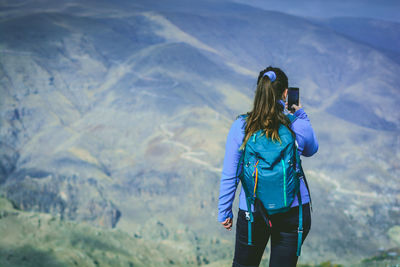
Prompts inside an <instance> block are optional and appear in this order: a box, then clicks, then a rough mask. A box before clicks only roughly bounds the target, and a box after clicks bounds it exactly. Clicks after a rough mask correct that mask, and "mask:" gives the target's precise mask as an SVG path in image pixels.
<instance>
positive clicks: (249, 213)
mask: <svg viewBox="0 0 400 267" xmlns="http://www.w3.org/2000/svg"><path fill="white" fill-rule="evenodd" d="M250 200H251V197H246V204H247V212H246V220H247V229H248V231H247V244H248V245H250V246H251V245H252V242H251V241H252V240H251V223H252V222H253V221H254V217H253V212H252V211H251V205H250Z"/></svg>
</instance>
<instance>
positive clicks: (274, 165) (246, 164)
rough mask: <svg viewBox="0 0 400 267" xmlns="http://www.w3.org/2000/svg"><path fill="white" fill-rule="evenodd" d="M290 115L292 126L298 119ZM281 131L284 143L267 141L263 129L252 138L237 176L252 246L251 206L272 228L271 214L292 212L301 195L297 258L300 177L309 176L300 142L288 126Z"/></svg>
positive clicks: (300, 242) (301, 222) (299, 250)
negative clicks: (243, 195) (242, 190)
mask: <svg viewBox="0 0 400 267" xmlns="http://www.w3.org/2000/svg"><path fill="white" fill-rule="evenodd" d="M287 116H288V118H289V120H290V121H291V123H293V121H294V120H295V119H296V117H295V116H294V115H291V114H288V115H287ZM239 117H242V118H243V119H245V118H246V117H247V115H245V114H242V115H239V116H238V118H239ZM278 132H279V137H280V139H281V142H279V141H272V140H271V139H270V138H267V137H266V136H265V131H263V130H258V131H257V132H255V133H254V134H253V135H252V136H251V137H250V138H249V140H248V141H247V143H246V146H245V148H244V151H243V153H242V154H241V157H240V159H239V163H238V167H237V171H236V177H239V179H240V181H241V182H242V187H243V189H244V192H245V194H246V202H247V210H248V211H247V213H246V219H247V220H248V244H249V245H251V244H252V240H251V224H252V222H253V214H252V211H251V204H253V205H254V208H255V210H258V211H260V212H261V214H262V215H263V216H262V217H263V218H264V220H265V221H266V223H267V225H268V226H269V227H272V224H271V221H270V220H269V218H268V217H269V215H273V214H277V213H282V212H286V211H288V210H289V209H290V206H291V204H292V203H293V200H294V199H295V196H296V195H297V198H298V201H299V228H298V246H297V256H300V252H301V245H302V237H303V209H302V202H301V194H300V178H301V177H304V179H305V176H304V172H303V169H302V168H301V161H300V156H299V153H298V152H297V143H296V139H295V138H294V137H293V136H292V134H291V132H290V130H289V129H288V128H287V127H286V126H284V125H281V126H280V128H279V131H278ZM296 165H297V166H298V168H296ZM239 169H240V172H239ZM306 185H307V183H306ZM307 188H308V185H307Z"/></svg>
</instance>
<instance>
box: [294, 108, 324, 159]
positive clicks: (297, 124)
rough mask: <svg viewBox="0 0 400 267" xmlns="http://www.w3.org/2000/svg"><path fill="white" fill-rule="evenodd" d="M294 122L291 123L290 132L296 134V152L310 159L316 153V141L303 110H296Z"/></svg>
mask: <svg viewBox="0 0 400 267" xmlns="http://www.w3.org/2000/svg"><path fill="white" fill-rule="evenodd" d="M294 115H295V116H296V120H295V121H293V123H292V126H291V128H292V130H293V131H294V132H295V133H296V141H297V144H298V150H299V152H300V154H301V155H303V156H306V157H311V156H312V155H314V154H315V153H316V152H317V151H318V140H317V137H316V136H315V133H314V130H313V128H312V126H311V123H310V120H309V118H308V116H307V114H306V112H305V111H304V109H302V108H301V109H299V110H297V111H296V112H295V113H294Z"/></svg>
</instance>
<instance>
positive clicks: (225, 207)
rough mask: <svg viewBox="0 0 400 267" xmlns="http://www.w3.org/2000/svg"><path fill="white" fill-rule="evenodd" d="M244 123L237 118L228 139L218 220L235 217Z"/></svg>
mask: <svg viewBox="0 0 400 267" xmlns="http://www.w3.org/2000/svg"><path fill="white" fill-rule="evenodd" d="M243 123H244V120H243V119H241V118H238V119H237V120H235V121H234V122H233V123H232V126H231V128H230V130H229V133H228V136H227V139H226V145H225V157H224V166H223V168H222V175H221V184H220V190H219V201H218V221H220V222H223V221H225V220H226V219H227V218H233V213H232V204H233V200H234V198H235V192H236V188H237V184H238V181H237V179H236V169H237V164H238V162H239V158H240V155H241V153H242V152H239V147H240V145H241V144H242V141H243V137H244V129H242V127H243Z"/></svg>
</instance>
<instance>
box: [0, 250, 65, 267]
mask: <svg viewBox="0 0 400 267" xmlns="http://www.w3.org/2000/svg"><path fill="white" fill-rule="evenodd" d="M51 250H52V249H51ZM51 250H50V251H43V250H40V249H36V248H34V247H33V246H30V245H23V246H21V247H17V248H10V247H4V246H1V247H0V266H2V267H14V266H20V267H36V266H47V267H53V266H54V267H64V266H69V265H68V264H65V263H64V262H60V261H59V260H58V259H57V258H56V256H55V255H54V254H53V252H52V251H51Z"/></svg>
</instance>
